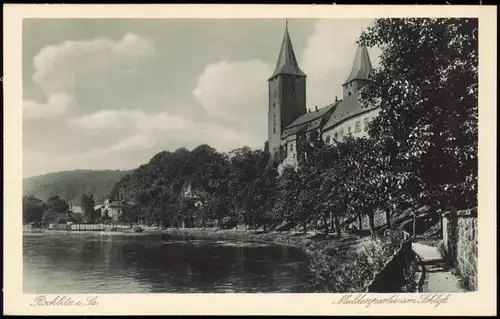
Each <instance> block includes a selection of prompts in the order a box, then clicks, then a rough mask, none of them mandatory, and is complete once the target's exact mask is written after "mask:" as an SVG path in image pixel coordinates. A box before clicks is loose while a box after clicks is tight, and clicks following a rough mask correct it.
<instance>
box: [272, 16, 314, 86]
mask: <svg viewBox="0 0 500 319" xmlns="http://www.w3.org/2000/svg"><path fill="white" fill-rule="evenodd" d="M279 74H289V75H297V76H306V74H305V73H304V72H302V70H301V69H300V68H299V64H298V63H297V58H296V57H295V52H294V51H293V46H292V40H291V39H290V34H289V33H288V23H287V25H286V26H285V34H284V36H283V42H282V43H281V49H280V54H279V56H278V62H277V63H276V68H275V70H274V72H273V74H272V75H271V76H270V77H269V79H272V78H273V77H275V76H276V75H279Z"/></svg>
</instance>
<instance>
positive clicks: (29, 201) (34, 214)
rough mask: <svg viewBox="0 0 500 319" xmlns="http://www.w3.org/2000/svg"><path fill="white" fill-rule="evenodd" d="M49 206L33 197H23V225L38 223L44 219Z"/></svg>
mask: <svg viewBox="0 0 500 319" xmlns="http://www.w3.org/2000/svg"><path fill="white" fill-rule="evenodd" d="M45 210H47V205H46V204H45V203H44V202H43V201H42V200H41V199H39V198H36V197H35V196H33V195H27V196H26V195H25V196H23V223H25V224H26V223H31V222H37V221H40V220H41V219H42V216H43V213H44V212H45Z"/></svg>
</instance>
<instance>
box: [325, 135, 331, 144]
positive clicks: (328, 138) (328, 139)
mask: <svg viewBox="0 0 500 319" xmlns="http://www.w3.org/2000/svg"><path fill="white" fill-rule="evenodd" d="M325 142H326V144H330V136H329V135H328V136H327V137H326V138H325Z"/></svg>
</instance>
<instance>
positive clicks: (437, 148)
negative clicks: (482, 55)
mask: <svg viewBox="0 0 500 319" xmlns="http://www.w3.org/2000/svg"><path fill="white" fill-rule="evenodd" d="M477 30H478V20H477V19H464V18H460V19H456V18H453V19H451V18H450V19H448V18H446V19H443V18H439V19H434V18H433V19H428V18H425V19H421V18H419V19H414V18H412V19H377V20H376V21H375V23H374V25H373V26H372V27H370V28H368V30H366V31H365V32H364V33H363V34H362V36H361V38H360V43H362V44H364V45H367V46H378V47H380V48H381V49H382V54H381V57H380V68H379V69H377V70H375V72H374V74H373V77H372V79H373V80H372V81H371V83H370V84H368V85H367V86H366V87H365V89H364V90H363V91H362V100H363V103H366V104H370V105H376V106H378V107H379V108H380V113H379V116H378V117H377V118H375V119H374V120H373V123H372V124H371V125H370V129H369V134H370V136H372V137H373V138H374V139H375V140H377V142H378V147H379V149H380V154H381V155H382V157H383V158H388V160H389V161H390V163H391V165H392V167H397V168H398V170H399V174H401V175H404V174H407V175H406V176H407V177H408V178H406V179H405V180H404V186H403V188H404V191H405V192H412V193H411V194H410V196H408V197H411V198H414V199H416V201H417V202H418V203H419V204H431V205H432V206H434V207H435V208H437V207H441V208H442V209H446V208H447V207H449V206H455V207H456V206H470V205H477V145H478V126H477V121H478V95H477V94H478V72H477V70H478V42H477V38H478V37H477V35H478V33H477ZM435 211H436V209H432V210H431V212H435ZM434 216H435V215H434Z"/></svg>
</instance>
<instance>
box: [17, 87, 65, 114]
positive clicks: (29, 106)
mask: <svg viewBox="0 0 500 319" xmlns="http://www.w3.org/2000/svg"><path fill="white" fill-rule="evenodd" d="M73 102H74V101H73V97H72V96H70V95H68V94H66V93H56V94H51V95H50V96H49V98H48V100H47V102H46V103H39V102H36V101H31V100H26V101H24V102H23V117H24V118H26V119H39V118H50V117H54V116H57V115H59V114H62V113H64V112H65V111H66V109H67V108H68V107H69V106H70V105H71V104H72V103H73Z"/></svg>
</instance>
